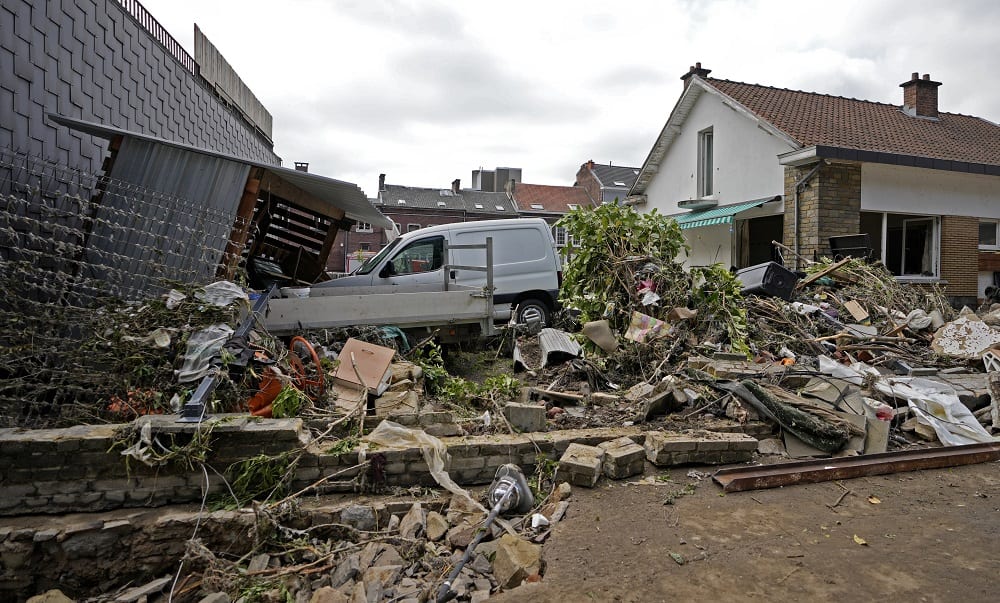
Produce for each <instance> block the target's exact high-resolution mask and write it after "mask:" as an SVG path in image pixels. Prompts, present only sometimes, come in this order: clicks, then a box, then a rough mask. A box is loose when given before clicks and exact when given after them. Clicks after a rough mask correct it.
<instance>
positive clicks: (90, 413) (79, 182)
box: [0, 149, 239, 427]
mask: <svg viewBox="0 0 1000 603" xmlns="http://www.w3.org/2000/svg"><path fill="white" fill-rule="evenodd" d="M178 216H183V219H178ZM234 226H239V225H234V224H233V218H232V214H231V213H223V212H221V211H219V210H218V209H215V210H213V209H211V208H207V207H202V206H199V204H197V203H194V202H192V201H190V200H187V199H182V198H178V197H173V196H168V195H163V194H160V193H158V192H157V191H153V190H148V189H144V188H141V187H137V186H134V185H131V184H129V183H127V182H122V181H115V180H112V179H109V178H106V177H103V176H100V175H95V174H90V173H86V172H83V171H80V170H77V169H73V168H71V167H68V166H65V165H59V164H56V163H52V162H50V161H47V160H44V159H41V158H38V157H33V156H29V155H26V154H23V153H18V152H14V151H11V150H9V149H0V286H2V287H3V289H2V294H0V426H32V427H42V426H52V425H61V424H67V423H76V422H81V421H91V420H94V419H99V418H100V414H101V410H100V409H102V408H104V407H105V406H106V403H107V402H108V401H109V400H112V399H116V398H117V399H123V398H125V397H126V396H128V395H129V390H135V389H136V388H137V387H139V386H140V385H141V384H142V381H143V377H144V375H143V373H148V375H146V376H147V377H151V376H152V374H153V373H157V372H159V373H160V374H163V371H162V370H160V369H166V374H169V373H170V370H169V369H170V366H169V364H170V362H171V361H172V359H171V358H170V354H169V353H168V354H159V356H154V355H149V357H148V358H138V359H136V358H132V360H139V362H127V361H128V356H129V354H133V355H134V354H140V355H142V354H143V352H142V351H141V346H135V345H125V344H124V342H127V341H133V340H139V339H141V338H142V336H145V335H146V334H147V333H148V331H144V330H147V329H148V330H151V329H153V328H167V329H173V330H174V331H175V333H178V334H179V335H178V339H180V338H182V337H183V333H185V332H188V331H189V330H190V329H192V328H194V327H195V326H196V325H197V324H198V323H205V322H209V321H212V320H220V319H223V318H227V317H224V316H219V315H216V314H218V313H217V312H216V313H214V314H213V312H211V311H210V312H207V313H206V312H202V310H204V309H203V308H196V307H193V306H189V307H185V306H181V307H180V308H179V311H180V312H185V311H186V312H188V315H180V314H178V312H177V311H174V312H171V313H166V312H159V310H162V309H163V302H162V300H160V296H161V295H162V294H163V293H165V292H166V291H168V290H169V289H171V288H180V289H183V288H185V287H186V288H189V289H190V288H191V287H193V286H195V285H198V284H204V283H207V282H210V281H211V280H214V275H215V271H216V269H217V267H218V266H219V264H220V262H221V260H222V259H223V253H224V247H225V243H226V241H227V240H228V238H229V234H230V232H232V229H233V228H234ZM196 315H197V316H196ZM160 323H163V324H160ZM170 323H180V324H170ZM129 338H132V339H129ZM164 363H166V366H160V365H163V364H164ZM147 380H148V379H147ZM163 393H164V392H158V394H157V395H158V396H159V395H162V394H163ZM166 393H169V392H168V391H167V392H166Z"/></svg>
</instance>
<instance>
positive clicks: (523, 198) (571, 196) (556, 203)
mask: <svg viewBox="0 0 1000 603" xmlns="http://www.w3.org/2000/svg"><path fill="white" fill-rule="evenodd" d="M514 201H516V202H517V207H518V208H519V209H520V210H521V211H522V212H530V211H546V212H558V213H566V212H568V211H570V209H572V208H570V205H578V206H580V207H590V206H591V205H593V202H592V201H591V200H590V195H588V194H587V191H586V190H584V189H583V187H580V186H550V185H547V184H524V183H521V182H519V183H517V184H516V185H515V186H514ZM532 205H541V206H542V208H541V209H539V208H537V207H532Z"/></svg>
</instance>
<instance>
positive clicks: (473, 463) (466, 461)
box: [448, 456, 486, 471]
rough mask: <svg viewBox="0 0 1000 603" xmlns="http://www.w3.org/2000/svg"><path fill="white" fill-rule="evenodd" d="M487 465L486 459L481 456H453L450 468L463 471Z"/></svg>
mask: <svg viewBox="0 0 1000 603" xmlns="http://www.w3.org/2000/svg"><path fill="white" fill-rule="evenodd" d="M485 466H486V459H484V458H483V457H481V456H473V457H469V458H455V457H454V456H452V458H451V465H450V466H449V468H448V470H449V471H451V470H455V471H462V470H465V469H482V468H483V467H485Z"/></svg>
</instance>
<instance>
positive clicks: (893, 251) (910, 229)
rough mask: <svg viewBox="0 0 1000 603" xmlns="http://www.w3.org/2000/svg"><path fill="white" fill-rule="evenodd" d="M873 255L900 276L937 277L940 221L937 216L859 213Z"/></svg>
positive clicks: (862, 229)
mask: <svg viewBox="0 0 1000 603" xmlns="http://www.w3.org/2000/svg"><path fill="white" fill-rule="evenodd" d="M861 231H862V232H867V233H868V234H869V238H870V241H871V245H872V249H873V251H874V255H875V256H877V257H879V258H881V260H882V262H883V263H884V264H885V267H886V268H888V269H889V272H891V273H892V274H894V275H896V276H899V277H909V278H913V277H931V278H935V277H937V276H938V275H939V274H940V272H939V270H940V268H939V264H940V259H939V258H940V249H941V241H940V234H939V233H940V221H939V219H938V218H937V217H936V216H916V215H908V214H888V213H881V212H862V214H861Z"/></svg>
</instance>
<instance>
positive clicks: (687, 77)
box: [681, 61, 712, 90]
mask: <svg viewBox="0 0 1000 603" xmlns="http://www.w3.org/2000/svg"><path fill="white" fill-rule="evenodd" d="M709 73H712V70H711V69H702V68H701V62H700V61H699V62H697V63H695V64H694V65H692V66H690V67H688V72H687V73H685V74H684V75H682V76H681V79H682V80H684V89H685V90H687V87H688V84H690V83H691V76H692V75H697V76H698V77H700V78H706V77H708V74H709Z"/></svg>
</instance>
